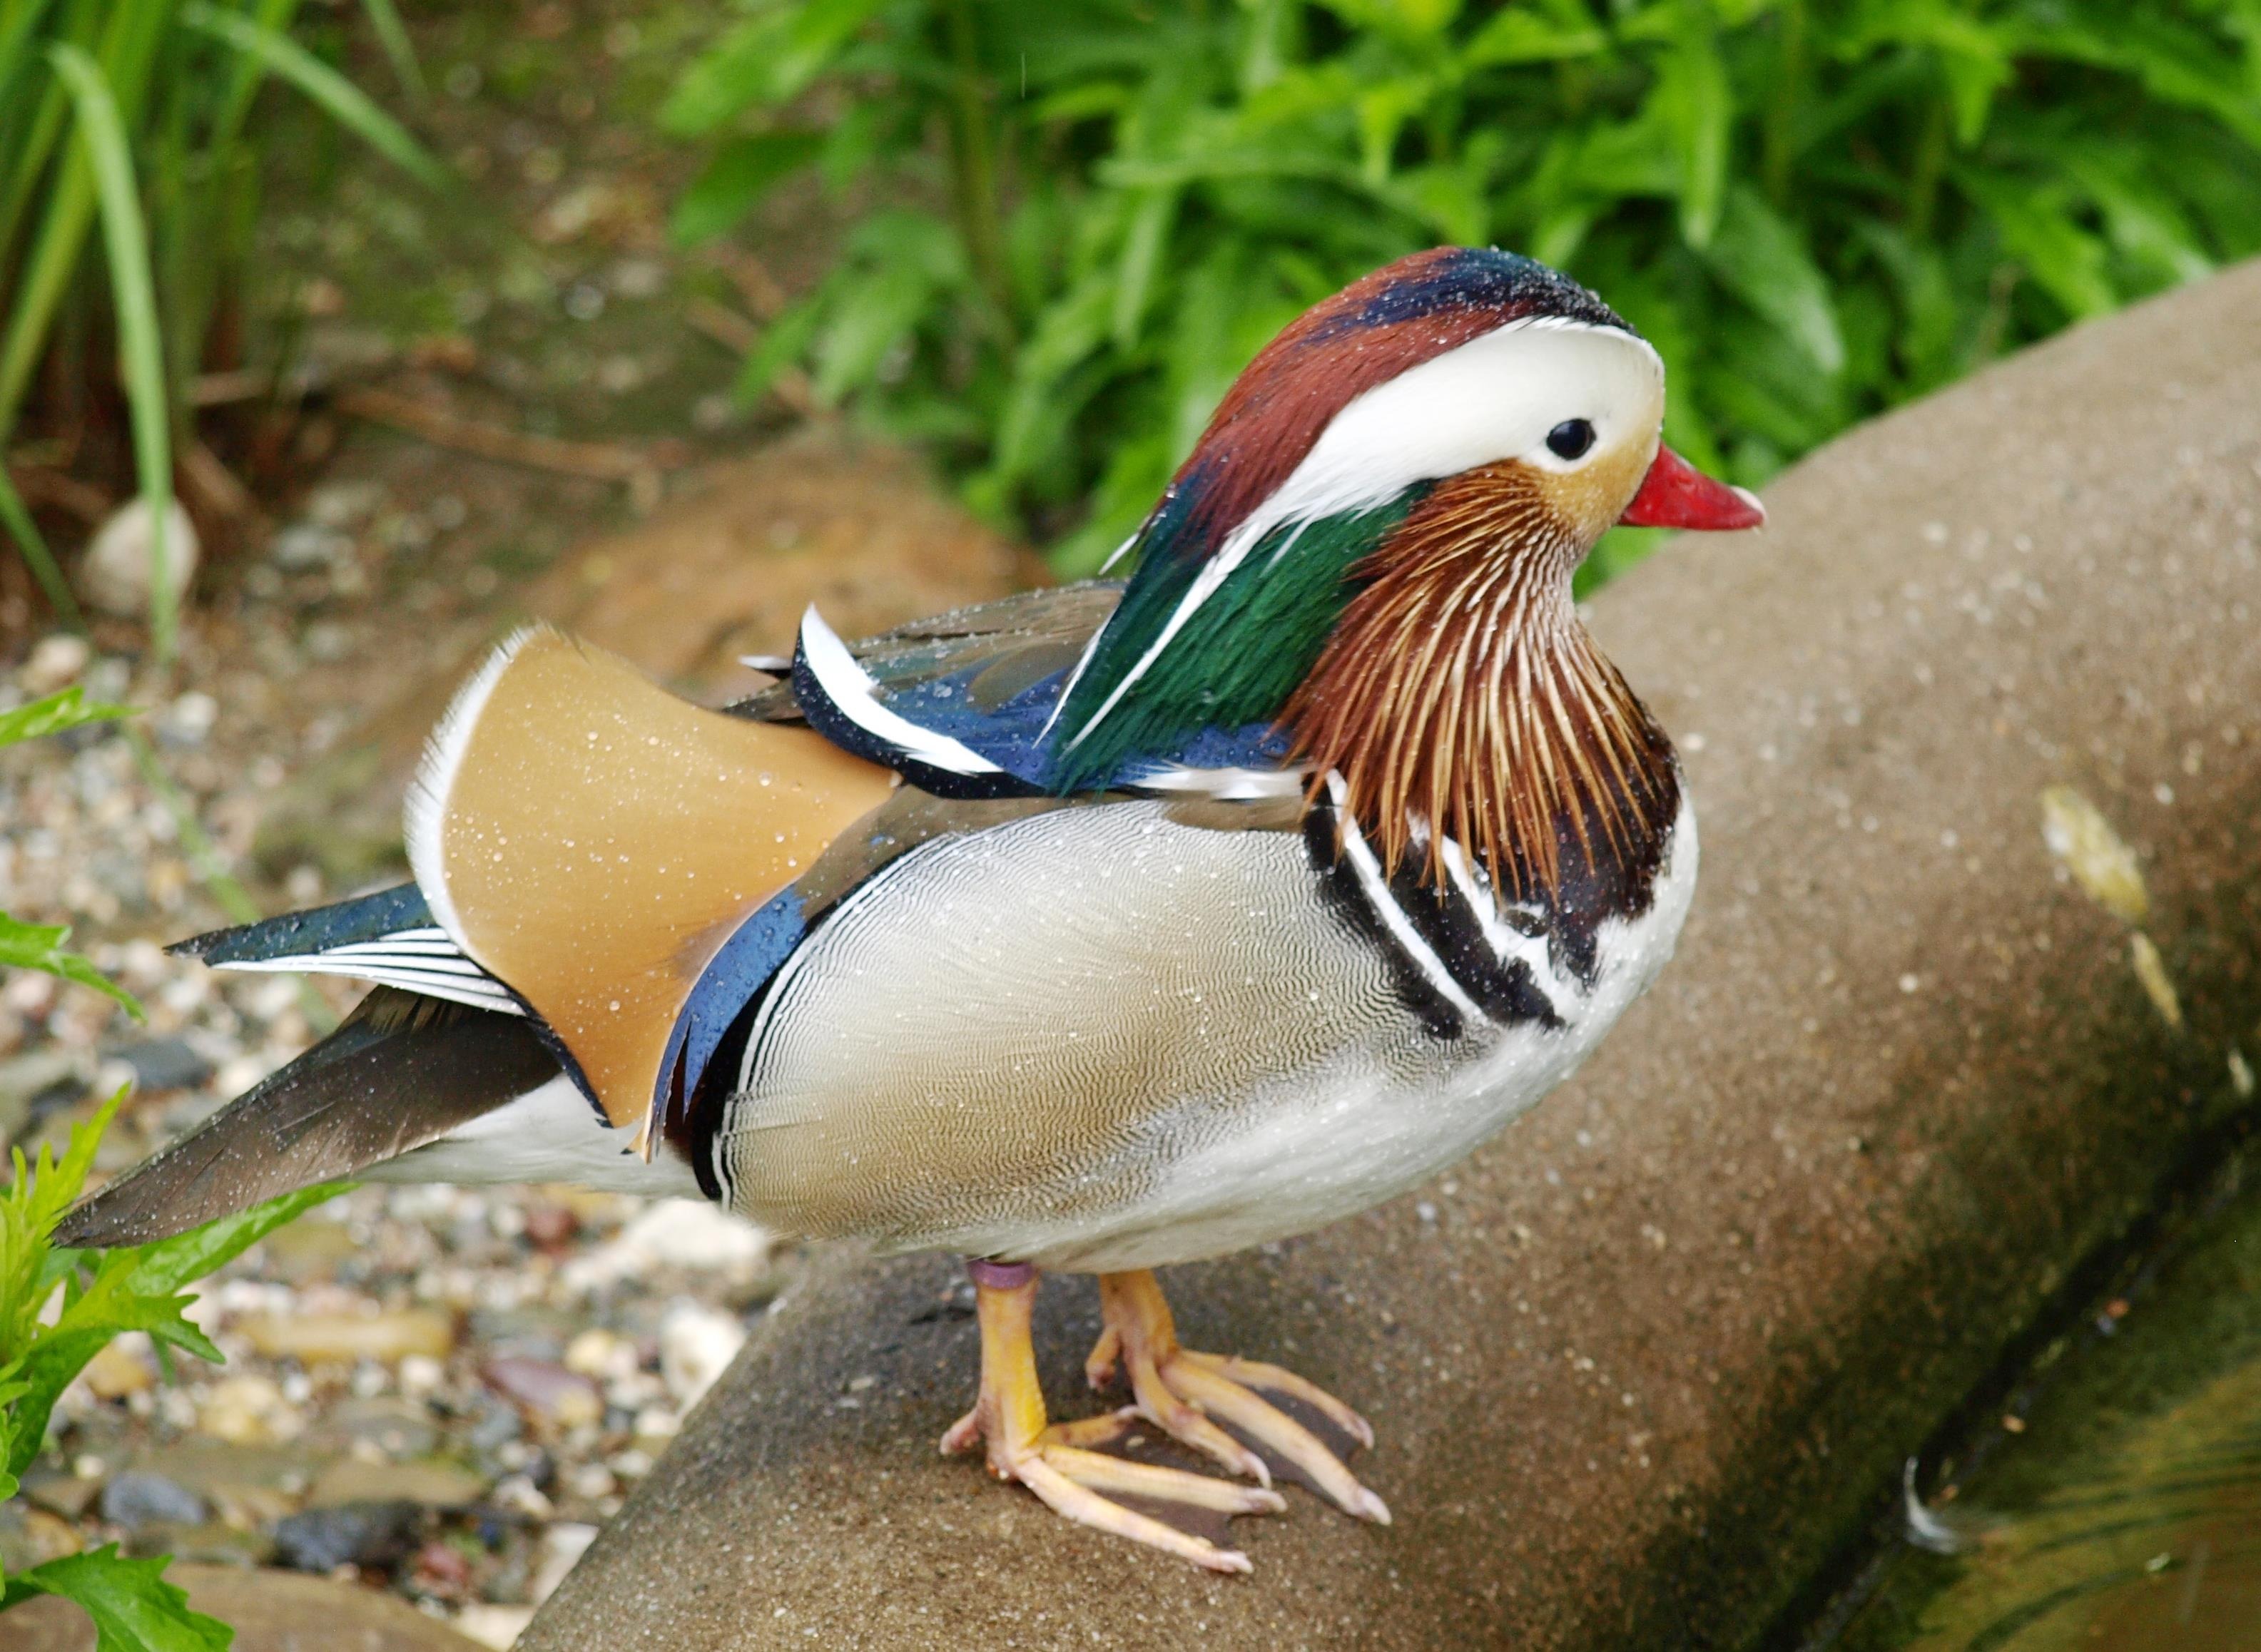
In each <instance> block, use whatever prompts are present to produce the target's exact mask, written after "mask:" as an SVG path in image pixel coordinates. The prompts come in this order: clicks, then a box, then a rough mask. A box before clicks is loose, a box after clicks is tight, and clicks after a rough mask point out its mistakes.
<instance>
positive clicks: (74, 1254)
mask: <svg viewBox="0 0 2261 1652" xmlns="http://www.w3.org/2000/svg"><path fill="white" fill-rule="evenodd" d="M124 1095H125V1092H124V1091H119V1092H118V1095H116V1096H113V1097H111V1098H110V1100H109V1101H108V1102H107V1103H106V1104H105V1105H104V1106H103V1107H102V1109H101V1110H100V1111H99V1112H97V1113H96V1114H95V1116H94V1118H93V1119H90V1120H89V1121H88V1122H87V1123H85V1124H83V1125H77V1126H74V1127H73V1128H72V1130H71V1134H70V1141H69V1145H68V1147H67V1148H65V1149H64V1151H63V1154H62V1156H61V1158H60V1159H58V1158H56V1157H55V1156H54V1151H53V1149H52V1148H45V1147H43V1148H41V1149H40V1151H39V1157H38V1159H37V1160H36V1161H27V1160H26V1159H25V1156H24V1154H23V1152H22V1150H21V1149H20V1148H19V1149H18V1150H17V1151H16V1153H15V1154H14V1155H12V1156H13V1168H14V1172H15V1176H14V1179H13V1181H11V1183H10V1184H9V1185H8V1187H7V1189H6V1190H5V1191H0V1498H4V1497H9V1496H12V1495H14V1493H15V1491H16V1486H17V1483H18V1477H20V1476H21V1475H22V1473H23V1471H24V1470H25V1468H26V1467H27V1466H28V1465H29V1464H30V1463H31V1462H32V1458H33V1457H35V1456H37V1455H39V1446H40V1442H41V1441H43V1440H44V1439H45V1438H46V1435H47V1419H48V1417H49V1416H50V1415H51V1414H52V1413H53V1412H54V1405H55V1401H56V1399H57V1398H59V1397H60V1396H61V1393H62V1391H63V1390H64V1389H66V1388H68V1386H69V1385H70V1383H71V1379H72V1378H74V1377H76V1376H77V1375H78V1374H79V1372H80V1371H81V1370H83V1369H84V1368H85V1365H86V1362H88V1361H89V1360H90V1359H92V1358H93V1357H94V1356H95V1355H97V1354H98V1353H99V1352H101V1351H102V1349H103V1348H104V1345H106V1344H107V1343H108V1342H109V1341H111V1338H112V1337H115V1336H117V1335H118V1334H121V1333H123V1332H126V1331H142V1332H146V1333H147V1334H148V1335H149V1338H150V1340H151V1341H154V1342H156V1343H158V1344H160V1345H162V1346H164V1347H167V1348H178V1349H180V1350H182V1351H183V1353H188V1354H193V1355H196V1356H197V1358H199V1359H205V1360H211V1361H213V1362H218V1361H219V1358H220V1353H219V1349H218V1348H214V1347H213V1346H212V1341H211V1339H210V1338H208V1337H206V1336H205V1334H204V1333H203V1332H202V1331H200V1330H198V1329H197V1327H196V1326H195V1324H194V1323H192V1322H191V1321H190V1319H188V1317H187V1315H186V1312H185V1310H186V1309H187V1307H188V1306H189V1304H190V1301H191V1300H193V1298H190V1297H189V1296H187V1295H186V1294H184V1290H183V1288H184V1287H185V1286H187V1285H188V1284H190V1283H192V1282H193V1281H195V1280H197V1279H200V1278H202V1277H204V1276H205V1275H206V1274H208V1273H210V1272H211V1271H212V1269H215V1268H218V1267H219V1266H220V1265H221V1264H222V1263H224V1262H227V1261H228V1260H229V1259H231V1258H232V1257H233V1256H236V1255H240V1253H241V1252H243V1251H244V1250H246V1249H248V1248H250V1247H251V1246H253V1245H255V1244H256V1243H258V1242H259V1241H260V1240H262V1239H263V1238H265V1237H266V1236H267V1235H268V1234H270V1233H272V1232H273V1231H274V1230H275V1229H276V1228H277V1227H280V1226H282V1225H283V1224H284V1223H285V1222H287V1221H290V1220H291V1219H292V1218H294V1217H296V1216H298V1215H299V1214H300V1213H302V1212H305V1211H307V1210H309V1209H311V1208H312V1207H313V1206H314V1205H319V1204H321V1203H322V1202H323V1201H324V1200H326V1199H329V1198H335V1197H336V1195H337V1194H338V1193H339V1192H340V1191H341V1187H339V1186H338V1185H331V1186H327V1187H316V1188H307V1189H305V1190H303V1191H299V1192H297V1193H291V1194H286V1195H285V1196H284V1197H283V1198H278V1199H273V1200H270V1201H269V1202H268V1203H267V1204H265V1205H259V1206H258V1207H256V1208H255V1209H253V1210H248V1211H245V1212H241V1213H240V1214H239V1215H235V1216H230V1217H226V1218H224V1219H221V1220H219V1221H217V1222H212V1223H210V1224H208V1225H207V1226H203V1227H199V1228H196V1229H194V1230H192V1231H190V1232H189V1233H185V1234H180V1235H178V1236H177V1237H176V1238H172V1239H164V1240H159V1241H156V1242H155V1243H154V1244H148V1245H139V1246H133V1247H130V1248H120V1249H117V1250H109V1251H104V1252H101V1253H100V1254H99V1255H97V1254H96V1253H93V1252H90V1251H80V1250H64V1249H57V1248H54V1246H53V1245H52V1244H51V1243H50V1241H49V1238H48V1235H49V1234H51V1233H52V1232H53V1231H54V1225H55V1223H56V1221H57V1220H58V1219H60V1218H61V1216H62V1214H63V1212H65V1211H67V1210H68V1209H69V1208H70V1207H71V1205H72V1204H73V1202H74V1201H75V1200H76V1199H77V1198H78V1196H79V1192H80V1190H81V1189H82V1188H83V1187H84V1186H85V1184H86V1174H87V1171H88V1170H89V1169H90V1168H91V1167H92V1166H93V1163H94V1153H95V1148H96V1147H97V1145H98V1144H99V1142H100V1141H101V1139H102V1133H103V1131H104V1129H105V1128H106V1127H107V1126H109V1123H110V1120H111V1118H112V1117H113V1116H114V1115H115V1114H116V1112H117V1111H118V1102H119V1101H120V1100H121V1099H122V1098H124ZM58 1297H60V1301H58V1300H57V1298H58ZM164 1568H165V1562H164V1561H163V1560H154V1561H128V1560H126V1559H125V1558H123V1557H122V1556H120V1555H118V1551H117V1550H116V1549H115V1548H103V1549H97V1550H96V1551H94V1552H93V1553H91V1554H86V1555H71V1556H69V1557H68V1558H67V1559H64V1560H58V1561H49V1562H47V1563H46V1564H45V1565H41V1566H37V1567H34V1568H33V1569H32V1570H30V1571H27V1572H24V1573H21V1574H20V1575H18V1576H17V1577H11V1578H8V1579H6V1580H5V1581H6V1585H7V1586H6V1590H5V1591H4V1593H0V1611H4V1610H6V1608H8V1607H9V1606H14V1605H16V1604H17V1603H18V1602H19V1601H21V1600H25V1599H28V1598H30V1597H31V1596H32V1595H34V1594H56V1595H62V1596H64V1597H66V1598H68V1599H71V1600H75V1601H76V1602H77V1603H78V1604H79V1605H80V1606H83V1607H84V1608H85V1609H86V1612H87V1614H88V1615H89V1616H90V1617H91V1618H92V1619H93V1620H94V1621H95V1624H96V1627H97V1631H98V1632H99V1639H98V1642H97V1644H98V1647H99V1648H117V1652H225V1648H226V1646H227V1643H228V1639H229V1632H228V1630H227V1627H226V1625H224V1624H221V1623H219V1622H218V1621H216V1620H213V1619H211V1618H207V1617H204V1616H201V1615H200V1614H198V1613H193V1612H190V1611H189V1610H188V1607H187V1597H186V1596H184V1595H183V1593H182V1592H181V1591H179V1590H178V1589H176V1588H174V1587H173V1586H172V1585H171V1584H167V1583H165V1582H163V1581H162V1578H161V1577H160V1576H159V1574H160V1573H162V1571H163V1570H164Z"/></svg>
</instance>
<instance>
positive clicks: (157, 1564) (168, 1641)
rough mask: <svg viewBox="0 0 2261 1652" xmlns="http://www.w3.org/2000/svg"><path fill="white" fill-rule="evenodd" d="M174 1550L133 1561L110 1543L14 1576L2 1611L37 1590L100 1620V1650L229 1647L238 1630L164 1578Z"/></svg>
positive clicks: (203, 1651)
mask: <svg viewBox="0 0 2261 1652" xmlns="http://www.w3.org/2000/svg"><path fill="white" fill-rule="evenodd" d="M172 1563H173V1557H172V1556H171V1555H159V1556H157V1557H156V1558H155V1559H154V1560H128V1559H126V1557H125V1556H124V1555H120V1554H119V1553H118V1545H117V1544H115V1543H105V1544H104V1545H103V1547H101V1548H97V1549H95V1550H93V1551H92V1552H91V1553H90V1554H84V1555H64V1556H63V1557H62V1558H61V1560H51V1561H49V1562H47V1564H45V1565H44V1566H34V1567H32V1570H29V1571H27V1572H19V1573H18V1574H17V1575H16V1576H15V1577H11V1578H9V1579H8V1584H7V1588H6V1590H5V1591H4V1592H0V1612H5V1611H6V1610H7V1609H8V1608H9V1607H11V1606H15V1605H17V1604H18V1603H19V1602H21V1601H25V1600H29V1599H30V1598H32V1596H33V1595H61V1597H62V1598H64V1599H66V1600H71V1601H75V1602H76V1603H77V1604H78V1605H79V1606H81V1607H82V1608H83V1609H84V1611H85V1613H86V1615H87V1616H88V1617H90V1618H91V1619H93V1620H94V1652H227V1647H228V1642H229V1641H233V1640H234V1639H235V1631H234V1630H233V1629H231V1628H229V1627H227V1625H226V1624H224V1623H222V1622H221V1621H220V1620H219V1619H218V1618H209V1617H206V1616H205V1614H204V1613H201V1612H191V1611H190V1610H189V1596H188V1591H186V1590H183V1589H178V1588H176V1587H175V1586H174V1585H172V1584H169V1583H167V1582H166V1581H165V1579H164V1575H163V1574H164V1570H165V1568H166V1567H168V1566H169V1565H171V1564H172Z"/></svg>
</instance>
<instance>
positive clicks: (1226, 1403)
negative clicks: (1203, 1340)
mask: <svg viewBox="0 0 2261 1652" xmlns="http://www.w3.org/2000/svg"><path fill="white" fill-rule="evenodd" d="M1099 1302H1100V1308H1101V1311H1102V1313H1103V1314H1104V1315H1105V1318H1106V1322H1107V1328H1106V1330H1105V1331H1103V1332H1102V1333H1101V1334H1100V1338H1099V1344H1098V1346H1097V1347H1096V1348H1093V1349H1092V1352H1091V1358H1090V1359H1089V1360H1088V1361H1087V1362H1085V1366H1084V1370H1085V1374H1086V1375H1087V1376H1088V1377H1090V1378H1091V1385H1092V1386H1093V1387H1094V1388H1103V1387H1105V1386H1106V1385H1107V1384H1109V1382H1111V1381H1112V1380H1113V1379H1114V1377H1115V1370H1116V1362H1117V1361H1120V1362H1121V1363H1122V1365H1123V1368H1124V1370H1125V1372H1126V1373H1127V1375H1128V1376H1129V1377H1130V1393H1131V1396H1132V1398H1134V1399H1135V1400H1136V1401H1137V1405H1135V1406H1134V1407H1133V1409H1134V1410H1135V1411H1136V1412H1138V1414H1139V1415H1140V1416H1143V1417H1145V1419H1146V1420H1148V1421H1149V1422H1151V1423H1152V1424H1153V1425H1154V1426H1155V1427H1157V1428H1159V1429H1161V1430H1162V1431H1163V1433H1165V1434H1168V1435H1169V1436H1170V1437H1171V1438H1172V1439H1174V1440H1176V1441H1180V1442H1181V1443H1182V1444H1185V1445H1188V1446H1191V1447H1192V1448H1194V1449H1195V1450H1197V1451H1201V1452H1205V1453H1207V1454H1208V1455H1210V1456H1212V1457H1214V1458H1216V1459H1217V1461H1218V1462H1222V1463H1224V1465H1225V1466H1226V1467H1227V1468H1229V1469H1231V1470H1235V1471H1236V1472H1238V1473H1244V1474H1251V1475H1253V1476H1255V1477H1258V1478H1259V1479H1261V1480H1262V1481H1263V1482H1264V1484H1267V1485H1269V1484H1271V1483H1272V1473H1271V1470H1278V1471H1279V1472H1281V1473H1282V1474H1285V1475H1287V1476H1288V1477H1292V1478H1295V1479H1298V1480H1301V1481H1303V1483H1304V1484H1307V1485H1309V1486H1310V1487H1311V1488H1312V1489H1313V1490H1314V1491H1318V1492H1321V1493H1323V1494H1324V1496H1326V1497H1328V1498H1331V1499H1332V1500H1333V1501H1334V1502H1335V1503H1337V1504H1339V1505H1340V1506H1341V1507H1343V1508H1344V1509H1346V1510H1347V1511H1348V1512H1349V1513H1353V1514H1355V1515H1357V1516H1358V1517H1359V1518H1360V1520H1376V1521H1379V1522H1380V1523H1382V1525H1385V1526H1386V1525H1388V1524H1389V1508H1388V1506H1387V1505H1385V1504H1383V1502H1382V1499H1381V1498H1378V1497H1376V1496H1375V1494H1374V1493H1373V1492H1372V1491H1368V1490H1367V1488H1366V1487H1364V1486H1362V1485H1360V1484H1359V1483H1358V1480H1357V1478H1356V1477H1354V1476H1353V1474H1352V1473H1351V1471H1350V1470H1349V1469H1348V1468H1347V1467H1346V1466H1345V1464H1344V1462H1343V1457H1344V1455H1347V1453H1348V1452H1349V1451H1350V1450H1352V1449H1353V1448H1356V1447H1359V1446H1371V1445H1372V1444H1373V1443H1374V1430H1373V1429H1372V1428H1370V1427H1367V1421H1366V1419H1365V1418H1363V1417H1361V1416H1360V1415H1359V1414H1358V1413H1357V1412H1354V1411H1353V1410H1352V1409H1351V1408H1350V1407H1349V1406H1347V1405H1344V1404H1343V1403H1342V1401H1340V1400H1339V1399H1337V1398H1335V1397H1334V1396H1333V1395H1332V1394H1330V1393H1328V1392H1326V1391H1324V1389H1321V1388H1318V1387H1316V1386H1314V1385H1313V1384H1310V1383H1309V1382H1306V1381H1305V1380H1304V1379H1303V1377H1298V1376H1296V1374H1295V1373H1294V1372H1293V1371H1283V1370H1281V1369H1280V1368H1279V1367H1278V1366H1276V1365H1265V1364H1261V1363H1260V1362H1257V1361H1254V1360H1244V1359H1239V1358H1236V1357H1232V1356H1229V1355H1217V1354H1197V1353H1195V1351H1194V1350H1192V1349H1191V1348H1182V1347H1181V1346H1179V1343H1178V1332H1177V1327H1176V1325H1175V1324H1174V1322H1173V1321H1172V1319H1171V1318H1170V1305H1169V1303H1168V1301H1167V1300H1166V1299H1165V1298H1164V1297H1163V1295H1162V1287H1161V1284H1160V1282H1159V1281H1158V1280H1157V1279H1156V1278H1155V1277H1154V1276H1153V1273H1152V1270H1151V1269H1143V1268H1142V1269H1138V1271H1136V1272H1134V1273H1110V1274H1102V1275H1101V1276H1100V1277H1099ZM1290 1410H1294V1411H1297V1412H1302V1413H1303V1415H1304V1418H1305V1419H1306V1420H1304V1421H1299V1420H1297V1419H1296V1417H1294V1416H1291V1415H1289V1414H1288V1412H1289V1411H1290ZM1220 1424H1222V1425H1224V1427H1219V1425H1220ZM1227 1428H1230V1429H1231V1430H1233V1431H1234V1434H1238V1435H1239V1436H1240V1438H1238V1439H1236V1438H1235V1437H1234V1434H1228V1433H1226V1432H1225V1430H1226V1429H1227ZM1323 1435H1332V1436H1334V1437H1335V1441H1334V1442H1333V1443H1331V1442H1330V1441H1328V1440H1327V1439H1324V1438H1323V1437H1322V1436H1323ZM1243 1441H1246V1442H1247V1443H1245V1444H1244V1443H1243ZM1252 1446H1253V1448H1254V1449H1253V1450H1252V1449H1250V1448H1251V1447H1252ZM1267 1458H1268V1459H1269V1462H1268V1463H1267V1461H1266V1460H1267Z"/></svg>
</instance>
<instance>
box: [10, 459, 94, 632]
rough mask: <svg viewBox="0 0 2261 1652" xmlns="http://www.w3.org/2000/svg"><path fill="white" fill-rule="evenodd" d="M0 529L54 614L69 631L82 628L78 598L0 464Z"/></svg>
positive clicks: (84, 623)
mask: <svg viewBox="0 0 2261 1652" xmlns="http://www.w3.org/2000/svg"><path fill="white" fill-rule="evenodd" d="M0 527H4V528H6V529H7V530H8V537H9V538H11V539H12V540H15V541H16V550H17V554H19V555H20V556H22V557H23V559H24V562H25V566H26V567H28V568H30V569H31V570H32V578H33V579H36V580H38V581H39V589H40V590H43V591H45V592H46V593H47V601H48V602H49V603H50V604H53V605H54V611H55V613H56V615H57V616H58V617H59V618H60V619H61V620H62V622H63V624H65V625H67V626H69V627H70V628H71V629H72V630H73V631H83V630H85V629H86V616H85V615H84V614H83V613H81V612H80V611H79V606H78V598H77V597H74V596H72V595H71V588H70V584H69V582H68V581H67V580H65V579H64V578H63V570H62V569H61V568H60V567H58V566H57V565H56V562H55V554H54V552H53V551H51V550H49V549H48V548H47V539H46V536H45V535H43V534H42V533H40V532H39V524H38V523H36V522H34V521H32V513H31V511H28V510H27V509H25V505H24V496H23V495H22V494H20V493H18V492H17V491H16V483H15V482H14V481H13V480H12V479H11V477H10V476H9V475H8V467H7V466H6V465H5V464H0Z"/></svg>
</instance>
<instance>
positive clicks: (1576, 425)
mask: <svg viewBox="0 0 2261 1652" xmlns="http://www.w3.org/2000/svg"><path fill="white" fill-rule="evenodd" d="M1593 445H1594V427H1593V426H1592V425H1591V424H1590V423H1589V422H1588V421H1586V420H1585V419H1583V418H1566V419H1564V420H1563V421H1562V422H1561V424H1559V425H1557V426H1554V429H1552V430H1550V431H1548V432H1547V452H1549V453H1551V454H1554V456H1555V457H1556V458H1557V459H1583V458H1584V457H1585V456H1586V450H1587V449H1588V448H1589V447H1592V446H1593Z"/></svg>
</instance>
